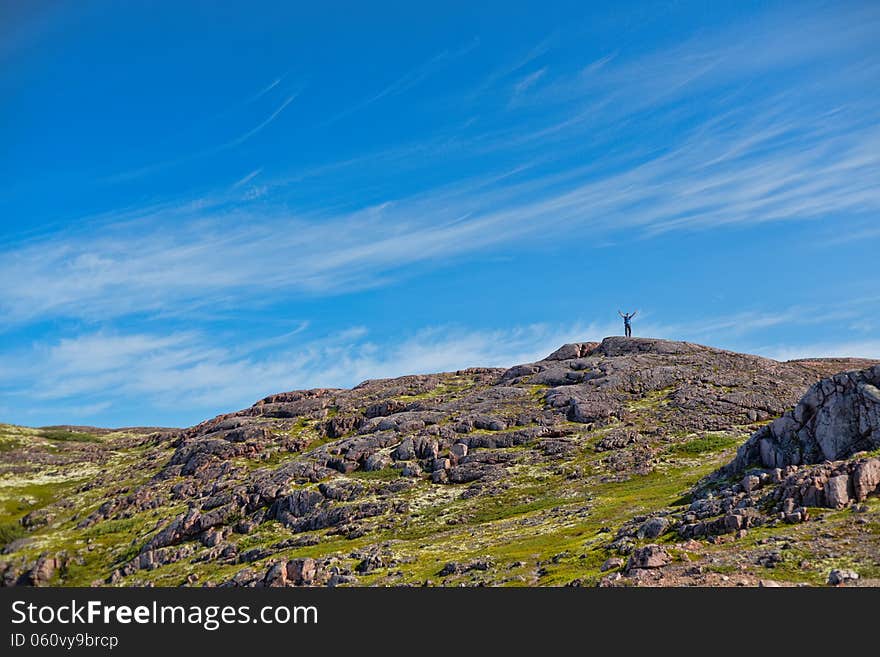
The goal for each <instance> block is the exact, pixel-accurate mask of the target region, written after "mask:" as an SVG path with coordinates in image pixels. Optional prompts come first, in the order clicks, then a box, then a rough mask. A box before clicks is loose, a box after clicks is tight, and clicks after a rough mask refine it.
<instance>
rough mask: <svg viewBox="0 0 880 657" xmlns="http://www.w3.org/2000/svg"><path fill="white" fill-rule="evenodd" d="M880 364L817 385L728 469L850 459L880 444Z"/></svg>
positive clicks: (765, 429)
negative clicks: (879, 387)
mask: <svg viewBox="0 0 880 657" xmlns="http://www.w3.org/2000/svg"><path fill="white" fill-rule="evenodd" d="M878 386H880V365H875V366H873V367H870V368H867V369H864V370H861V371H857V372H843V373H841V374H837V375H835V376H833V377H831V378H828V379H823V380H822V381H819V382H818V383H816V384H815V385H813V386H812V387H811V388H810V389H809V391H808V392H807V394H806V395H804V396H803V398H802V399H801V400H800V402H798V404H797V405H796V406H795V407H794V409H793V410H791V411H789V412H787V413H785V414H784V415H783V416H782V417H780V418H779V419H777V420H774V421H773V422H772V423H770V424H769V425H768V426H766V427H763V428H762V429H760V430H759V431H757V432H756V433H755V434H754V435H753V436H752V437H751V438H750V439H749V440H748V442H746V443H745V444H744V445H743V446H742V447H741V448H740V449H739V451H738V452H737V456H736V459H735V460H734V461H733V462H732V463H731V464H730V465H728V466H727V468H726V469H725V472H726V473H728V474H730V473H736V472H742V471H743V470H745V469H746V468H748V467H750V466H758V467H763V468H783V467H785V466H789V465H801V464H810V463H820V462H822V461H837V460H840V459H845V458H849V457H850V456H852V455H853V454H855V453H857V452H861V451H870V450H874V449H878V448H880V389H878Z"/></svg>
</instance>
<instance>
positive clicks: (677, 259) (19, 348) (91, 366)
mask: <svg viewBox="0 0 880 657" xmlns="http://www.w3.org/2000/svg"><path fill="white" fill-rule="evenodd" d="M218 4H222V6H215V5H218ZM366 4H367V3H349V4H341V3H308V5H307V4H306V3H283V6H281V5H282V3H278V5H276V4H273V3H253V2H249V3H238V4H237V5H236V3H171V2H167V3H146V2H144V3H139V2H130V3H124V6H123V5H120V4H119V3H112V2H76V3H74V2H70V3H63V2H62V3H36V2H35V3H6V2H4V3H2V4H0V98H2V102H0V143H2V145H3V146H2V148H0V421H5V422H15V423H20V424H29V425H44V424H52V423H77V424H96V425H110V426H121V425H140V424H149V425H160V424H161V425H177V426H182V425H189V424H193V423H195V422H198V421H200V420H201V419H203V418H205V417H208V416H212V415H214V414H216V413H220V412H224V411H229V410H233V409H237V408H240V407H243V406H246V405H248V404H250V403H252V402H253V401H255V400H256V399H258V398H259V397H261V396H263V395H266V394H269V393H273V392H278V391H281V390H290V389H295V388H305V387H316V386H350V385H353V384H356V383H358V382H359V381H361V380H363V379H366V378H375V377H382V376H394V375H399V374H404V373H411V372H427V371H439V370H449V369H456V368H460V367H465V366H471V365H496V366H502V365H510V364H514V363H517V362H524V361H528V360H534V359H536V358H539V357H541V356H542V355H544V354H546V353H549V352H550V351H552V350H553V349H554V348H556V347H557V346H558V345H559V344H562V343H564V342H566V341H574V340H589V339H599V338H602V337H603V336H605V335H609V334H619V333H621V331H622V326H621V324H620V321H619V319H618V318H617V309H618V308H621V309H626V310H633V309H636V308H638V309H639V310H640V314H639V316H638V317H637V319H636V320H635V322H634V328H635V333H636V334H637V335H651V336H660V337H667V338H674V339H685V340H692V341H698V342H702V343H705V344H711V345H715V346H719V347H725V348H730V349H736V350H742V351H749V352H753V353H760V354H763V355H767V356H770V357H775V358H781V359H784V358H794V357H800V356H823V355H851V356H867V357H878V358H880V336H878V322H877V319H876V318H877V317H878V316H880V289H878V271H877V262H878V260H877V253H878V246H880V226H878V223H877V217H878V209H880V45H878V43H880V38H878V37H880V6H878V5H877V4H876V3H871V2H861V3H859V2H828V3H812V2H748V1H743V2H736V3H726V4H725V3H714V2H639V3H595V4H592V3H587V2H583V1H581V2H571V3H566V2H549V3H548V2H540V3H538V2H535V3H509V2H504V3H437V6H436V7H434V8H433V9H431V8H427V7H424V6H422V5H423V4H424V3H402V2H401V3H388V4H380V3H369V6H366ZM609 4H613V9H612V8H609ZM311 5H315V6H311ZM317 5H320V7H317ZM474 5H479V6H478V7H477V6H474Z"/></svg>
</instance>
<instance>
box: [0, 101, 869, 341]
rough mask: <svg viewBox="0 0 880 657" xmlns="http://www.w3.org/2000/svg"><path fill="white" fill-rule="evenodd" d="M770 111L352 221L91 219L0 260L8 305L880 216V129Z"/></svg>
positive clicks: (127, 298) (333, 282)
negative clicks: (618, 156) (625, 154)
mask: <svg viewBox="0 0 880 657" xmlns="http://www.w3.org/2000/svg"><path fill="white" fill-rule="evenodd" d="M795 100H796V99H792V102H794V101H795ZM774 107H775V109H774V110H773V111H770V110H766V111H764V112H763V113H760V112H759V113H758V114H753V115H751V116H750V117H748V118H746V117H745V116H743V114H745V113H746V110H742V111H740V112H736V111H731V112H729V113H728V114H727V115H726V116H721V117H713V118H712V119H710V120H708V121H705V122H703V123H702V124H699V125H697V126H696V127H695V128H693V129H692V130H691V132H690V136H688V137H685V138H683V139H682V140H680V141H679V142H678V143H677V144H676V145H675V146H674V147H673V148H671V149H667V150H663V151H659V152H654V153H648V154H647V155H646V156H644V155H643V156H641V157H639V158H637V159H635V160H634V161H633V160H630V161H625V160H624V161H623V163H622V166H617V167H615V168H614V169H613V170H611V171H603V170H601V169H597V168H596V167H595V166H587V167H584V168H583V169H578V168H575V169H571V170H568V171H565V172H564V173H562V174H556V173H553V174H543V175H541V174H537V173H534V172H530V173H532V174H533V175H530V176H528V177H527V178H526V179H523V178H522V177H520V176H517V175H513V176H511V175H509V174H507V173H504V174H498V175H495V176H484V177H482V178H481V179H478V180H476V181H474V180H464V181H462V182H460V183H458V184H454V185H447V186H444V187H442V188H440V189H432V190H428V191H427V192H425V193H422V194H418V195H415V196H411V197H407V198H400V199H390V200H388V201H387V202H385V203H381V204H378V205H375V206H372V207H368V208H364V209H362V210H358V211H352V212H340V213H327V212H320V213H311V214H307V215H306V214H297V213H295V212H293V211H291V210H289V209H287V208H286V206H285V204H281V205H280V206H277V207H274V209H273V206H272V205H271V204H270V205H267V204H266V203H265V202H264V200H263V199H262V198H261V199H260V203H261V204H260V206H259V208H258V209H257V208H255V209H252V208H251V207H250V206H249V205H248V202H247V201H246V200H245V201H242V202H241V203H238V204H234V205H230V204H229V202H228V199H227V200H225V201H224V200H223V199H222V198H220V199H219V200H214V201H211V200H208V201H207V202H205V201H201V202H200V203H197V204H193V203H183V204H180V205H178V206H168V205H164V206H161V207H159V208H157V209H154V208H148V209H146V210H145V211H144V212H143V213H142V214H141V216H140V217H138V218H136V219H131V218H129V219H128V220H127V221H126V222H125V223H124V224H121V225H120V224H119V223H118V222H114V221H112V219H111V220H102V221H100V222H97V223H90V224H85V227H83V228H80V229H78V230H75V231H71V232H68V233H65V234H61V235H54V236H49V237H45V238H42V239H35V240H34V241H32V242H30V243H26V244H24V245H19V246H17V247H13V248H8V249H4V250H3V251H2V253H0V256H2V257H0V279H2V280H4V281H6V282H8V284H7V285H4V286H3V288H2V289H0V310H2V312H3V316H4V318H5V322H6V323H7V324H9V323H16V322H21V321H27V320H30V319H34V318H41V317H51V316H86V317H94V316H97V317H104V318H106V317H108V316H120V315H125V314H128V313H130V312H133V311H135V310H137V311H138V312H155V311H158V310H166V309H168V308H169V307H172V306H180V305H183V306H184V307H192V308H196V309H198V308H200V307H204V306H212V305H215V304H217V303H221V304H222V303H234V302H235V301H236V300H239V301H240V300H241V299H242V298H245V297H246V298H248V299H251V300H253V299H254V297H255V294H256V295H258V294H261V293H262V294H270V293H274V292H277V291H279V290H287V291H291V292H298V293H303V292H305V293H310V294H312V293H335V292H337V291H340V290H344V291H351V290H355V289H360V288H364V287H369V286H372V285H375V284H377V282H381V281H383V280H388V277H389V276H394V275H395V272H399V271H401V270H402V269H404V268H406V267H408V266H410V265H413V264H416V263H424V264H430V263H432V262H433V261H435V260H437V261H441V260H442V261H448V259H449V258H450V257H453V256H454V257H466V256H467V255H468V254H474V253H478V252H485V251H486V250H488V249H492V248H496V247H499V246H501V245H506V244H512V243H516V242H518V241H521V240H522V239H524V238H526V237H528V238H529V239H531V240H546V241H548V242H549V241H551V240H554V239H557V238H558V237H559V236H560V235H563V234H570V233H571V231H573V230H577V231H587V233H586V234H589V235H590V236H591V239H594V240H596V241H597V242H598V241H600V240H601V239H603V238H606V237H612V238H613V237H614V236H615V235H618V234H626V235H627V236H628V238H630V239H631V238H632V237H633V236H634V235H635V236H642V237H646V236H651V235H655V234H657V233H662V232H668V231H685V230H708V229H719V228H723V227H725V226H730V225H744V224H757V223H762V222H772V221H777V222H778V221H807V220H823V219H824V220H829V219H831V218H836V217H840V216H848V217H851V218H861V219H862V220H864V219H865V218H866V217H869V216H873V215H875V214H876V213H877V212H880V187H878V186H877V185H876V180H878V179H880V128H878V127H877V126H876V125H875V124H866V123H865V122H864V121H863V120H862V117H863V114H862V113H861V112H860V111H859V110H860V108H858V107H851V108H850V109H848V110H847V111H843V112H839V113H837V114H836V115H835V117H834V121H833V123H829V122H827V121H826V120H825V118H824V117H813V116H810V115H807V116H798V115H797V114H796V112H795V108H794V107H792V113H787V112H786V111H785V109H786V104H785V102H784V99H779V100H778V101H777V102H776V103H775V106H774ZM869 109H870V108H869ZM749 110H752V111H754V110H755V108H754V107H750V108H749ZM640 155H641V154H640ZM291 254H295V257H291ZM255 290H257V292H255Z"/></svg>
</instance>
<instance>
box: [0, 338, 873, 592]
mask: <svg viewBox="0 0 880 657" xmlns="http://www.w3.org/2000/svg"><path fill="white" fill-rule="evenodd" d="M872 365H873V363H870V362H865V361H856V360H847V359H836V360H810V361H791V362H786V363H780V362H776V361H772V360H768V359H764V358H759V357H755V356H749V355H744V354H737V353H732V352H727V351H722V350H718V349H712V348H709V347H704V346H701V345H695V344H689V343H683V342H670V341H663V340H652V339H638V338H637V339H625V338H606V339H605V340H603V341H602V342H601V343H596V342H592V343H579V344H571V345H564V346H563V347H562V348H560V349H559V350H557V351H556V352H554V353H553V354H550V355H549V356H548V357H547V358H545V359H544V360H541V361H538V362H536V363H530V364H526V365H519V366H516V367H513V368H510V369H507V370H503V369H486V368H473V369H468V370H462V371H459V372H453V373H444V374H431V375H419V376H407V377H401V378H397V379H386V380H375V381H366V382H364V383H362V384H360V385H359V386H356V387H355V388H353V389H351V390H339V389H316V390H304V391H295V392H288V393H281V394H277V395H272V396H270V397H267V398H265V399H263V400H260V401H259V402H257V403H256V404H254V405H253V406H252V407H250V408H247V409H244V410H242V411H238V412H236V413H231V414H228V415H223V416H219V417H217V418H214V419H212V420H209V421H207V422H204V423H202V424H200V425H197V426H195V427H192V428H190V429H186V430H164V431H153V430H148V429H129V430H120V431H117V432H109V433H108V432H101V433H99V432H95V431H90V430H88V429H84V428H66V429H54V430H29V429H24V428H20V427H9V426H5V427H4V426H0V455H2V458H0V502H2V504H3V506H2V508H0V511H2V517H0V523H2V524H0V543H2V544H3V549H2V552H3V554H2V555H0V573H2V581H3V583H4V584H6V585H14V584H69V585H88V584H95V585H108V584H120V585H144V584H146V585H154V584H155V585H187V584H189V585H215V586H218V585H225V586H234V585H238V586H280V585H343V584H351V585H421V584H425V583H428V584H434V585H460V584H466V585H502V584H507V585H563V584H581V585H595V584H602V585H628V584H660V585H664V584H710V585H723V584H742V583H746V584H755V583H757V582H758V581H759V580H760V579H761V578H764V579H767V578H768V577H771V576H772V577H773V578H774V580H779V581H793V582H807V583H824V582H825V581H826V579H827V577H828V574H829V572H830V571H831V570H837V571H839V572H840V573H848V572H849V571H850V570H853V569H854V568H856V569H857V571H858V572H859V574H860V575H861V579H860V580H859V581H861V582H865V581H870V580H871V578H873V577H877V576H878V575H880V564H877V563H876V555H877V554H878V553H880V540H878V536H880V522H878V518H880V512H878V505H877V502H876V500H875V497H874V495H873V489H872V490H868V488H870V483H864V482H870V481H873V477H874V474H873V473H874V472H875V470H874V468H875V467H877V466H874V465H872V463H874V462H876V461H877V459H876V458H873V457H872V456H871V455H867V456H866V455H863V454H857V452H860V451H863V450H871V449H876V447H877V446H878V445H877V444H876V438H877V436H878V433H877V432H878V431H880V428H878V426H880V424H878V422H877V419H878V418H877V407H880V404H878V405H877V406H874V405H873V404H875V401H874V394H875V392H876V385H877V381H876V376H877V375H878V374H880V368H878V367H875V368H874V369H865V368H868V367H870V366H872ZM857 369H859V370H864V371H863V372H861V373H859V374H846V375H839V376H837V377H835V378H834V379H831V381H832V383H830V384H829V383H827V381H823V382H822V383H820V384H818V385H816V386H814V384H816V382H817V381H819V380H820V379H823V378H825V377H829V376H831V375H834V374H836V373H838V372H842V371H847V370H857ZM829 385H830V386H832V387H833V390H832V389H831V388H829V387H828V386H829ZM811 386H813V387H812V388H811ZM838 386H842V387H843V390H842V391H840V392H838V391H837V388H838ZM807 389H809V390H810V392H809V393H808V394H807V397H805V398H804V400H803V401H802V402H801V403H800V404H798V405H797V406H795V404H796V403H797V402H798V400H799V399H800V398H801V396H802V395H803V394H804V391H806V390H807ZM792 408H794V410H793V411H792V410H791V409H792ZM771 420H773V422H772V424H769V426H768V422H770V421H771ZM53 431H54V432H55V433H54V434H53ZM65 432H66V433H67V434H70V435H68V436H66V437H65V436H64V435H62V434H64V433H65ZM847 432H848V433H847ZM872 432H873V433H872ZM844 434H845V435H844ZM750 435H751V437H749V436H750ZM828 435H833V438H827V436H828ZM71 436H73V437H71ZM829 441H830V442H829ZM739 446H741V447H740V449H739V452H738V454H735V451H736V448H737V447H739ZM828 450H831V451H828ZM795 455H796V456H795ZM825 458H831V459H832V460H831V462H828V463H825V462H819V461H820V460H821V459H825ZM771 459H772V462H771ZM728 462H730V463H729V464H728V465H726V466H725V465H724V464H725V463H728ZM722 466H724V467H722ZM866 473H867V474H866ZM843 478H845V479H846V481H845V482H844V479H843ZM860 481H861V482H863V484H864V485H862V484H859V482H860ZM829 482H833V483H829ZM810 486H813V488H815V489H816V490H819V488H821V490H822V496H817V495H814V496H813V497H810V496H809V493H807V492H806V491H807V490H808V489H809V487H810ZM859 486H862V488H859ZM865 486H867V487H868V488H865ZM828 491H831V492H828ZM841 491H842V492H841ZM853 503H854V504H855V507H852V505H853ZM817 506H827V507H829V509H828V510H827V511H822V512H819V511H817V510H815V509H810V508H809V507H817ZM844 506H846V507H848V508H847V509H846V510H833V509H832V508H834V509H837V508H840V509H843V507H844ZM851 507H852V508H857V509H858V510H860V513H853V512H852V511H850V510H849V508H851ZM780 541H782V544H785V545H788V546H789V552H787V553H785V554H782V552H781V548H780V549H778V550H775V552H774V551H773V550H772V549H770V548H767V547H765V546H766V545H773V546H775V545H776V544H777V543H779V542H780ZM793 545H797V546H798V547H797V548H793V547H792V546H793ZM771 553H772V554H776V555H777V556H774V557H772V558H771V557H770V556H767V555H768V554H771ZM779 554H782V556H781V557H780V556H778V555H779ZM792 555H797V566H796V567H795V566H794V565H793V564H794V561H792V559H793V558H794V557H792ZM768 573H769V574H768ZM840 577H843V575H840ZM844 579H846V578H844ZM848 581H852V578H851V577H850V578H849V579H848Z"/></svg>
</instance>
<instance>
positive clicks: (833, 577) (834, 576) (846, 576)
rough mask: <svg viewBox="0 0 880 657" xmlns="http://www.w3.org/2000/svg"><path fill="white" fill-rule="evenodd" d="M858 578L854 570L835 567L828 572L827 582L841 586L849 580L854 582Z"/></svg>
mask: <svg viewBox="0 0 880 657" xmlns="http://www.w3.org/2000/svg"><path fill="white" fill-rule="evenodd" d="M858 579H859V574H858V573H857V572H856V571H854V570H843V569H838V568H835V569H834V570H832V571H831V572H830V573H828V583H829V584H830V585H831V586H841V585H844V584H847V583H849V582H855V581H856V580H858Z"/></svg>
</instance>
